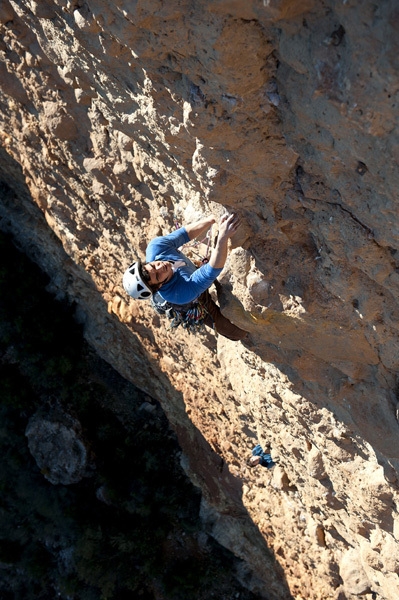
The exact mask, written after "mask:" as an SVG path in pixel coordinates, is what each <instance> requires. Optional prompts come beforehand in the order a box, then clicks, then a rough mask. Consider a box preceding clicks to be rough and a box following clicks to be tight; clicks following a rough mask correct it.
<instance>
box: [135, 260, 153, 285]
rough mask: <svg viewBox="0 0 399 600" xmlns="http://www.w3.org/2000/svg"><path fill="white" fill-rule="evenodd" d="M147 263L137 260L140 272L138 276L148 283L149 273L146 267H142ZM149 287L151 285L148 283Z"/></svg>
mask: <svg viewBox="0 0 399 600" xmlns="http://www.w3.org/2000/svg"><path fill="white" fill-rule="evenodd" d="M146 264H147V263H142V262H139V265H138V266H139V273H140V277H141V279H142V280H143V281H145V282H146V283H147V284H148V285H149V284H150V274H149V272H148V271H147V269H143V267H144V266H145V265H146ZM149 287H151V286H150V285H149Z"/></svg>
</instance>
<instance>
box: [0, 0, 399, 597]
mask: <svg viewBox="0 0 399 600" xmlns="http://www.w3.org/2000/svg"><path fill="white" fill-rule="evenodd" d="M0 24H1V35H2V37H1V42H0V58H1V60H0V115H1V117H0V140H1V148H0V153H1V154H0V158H1V160H0V175H1V177H0V179H1V181H2V186H1V209H0V216H1V228H2V229H3V230H7V231H12V232H13V233H14V235H15V236H16V237H17V239H18V241H19V244H20V245H21V247H23V248H24V249H25V251H26V252H28V253H29V254H30V256H32V257H33V258H34V259H35V260H36V261H37V262H38V263H39V264H40V265H41V266H42V268H43V269H44V270H46V271H47V272H48V273H49V274H50V276H51V280H52V283H51V286H50V287H51V290H52V291H53V292H54V293H55V294H56V295H57V296H60V297H62V296H66V297H68V298H69V299H71V300H74V301H75V302H76V305H77V317H78V318H79V320H80V321H81V322H83V323H84V325H85V334H86V337H87V339H88V340H89V342H90V343H91V344H92V345H93V346H94V347H95V348H96V349H97V351H98V353H99V354H100V355H101V356H102V357H104V358H105V359H106V360H108V361H109V362H110V363H112V365H113V366H114V367H115V368H117V369H118V370H119V372H120V373H122V374H123V375H124V376H125V377H126V378H128V379H130V380H131V381H133V382H135V383H136V384H137V385H138V386H139V387H141V388H142V389H144V390H146V391H147V392H148V393H149V394H151V395H152V396H154V397H156V398H158V399H159V400H160V401H161V403H162V406H163V407H164V409H165V411H166V412H167V414H168V417H169V419H170V422H171V423H172V425H173V427H174V429H175V430H176V432H177V434H178V436H179V441H180V444H181V446H182V448H183V451H184V456H185V458H184V466H185V468H186V470H187V472H188V473H189V474H190V476H191V478H192V479H193V481H194V482H195V483H197V484H198V485H199V486H200V487H201V488H202V490H203V497H204V500H203V519H204V522H205V523H206V524H207V527H208V530H209V531H210V532H211V533H212V534H213V535H214V536H215V537H216V538H217V539H218V540H219V541H220V542H221V543H223V544H224V545H226V546H227V547H229V548H230V549H232V550H233V551H234V552H235V553H236V554H237V556H240V557H241V558H243V559H244V560H245V561H246V562H247V564H248V566H249V568H250V570H251V572H252V574H253V575H252V578H251V577H249V576H248V573H246V574H245V578H246V582H247V584H248V586H249V587H251V588H252V589H253V590H254V591H256V592H258V593H259V594H263V595H264V596H265V597H267V598H269V599H281V600H286V599H288V598H289V597H293V598H295V599H298V600H299V599H301V598H302V599H304V598H309V599H310V600H325V599H326V598H334V599H336V600H338V599H339V600H343V599H344V598H348V599H352V598H356V597H357V596H358V595H359V594H361V595H362V597H364V598H366V599H368V600H371V598H373V597H378V598H379V599H381V600H396V599H397V598H398V596H399V585H398V573H399V546H398V539H399V527H398V526H399V516H398V513H397V501H398V470H399V461H398V458H399V445H398V433H399V429H398V422H397V391H398V388H397V371H398V366H399V340H398V322H399V310H398V308H399V307H398V303H397V296H398V291H399V272H398V269H399V258H398V256H399V255H398V242H399V238H398V236H399V229H398V226H397V222H398V208H397V199H396V195H397V189H398V179H399V176H398V172H399V171H398V147H399V146H398V133H397V132H398V122H397V120H398V116H397V115H398V110H397V101H398V97H397V96H398V90H399V81H398V67H399V64H398V63H399V42H398V36H397V27H398V24H399V13H398V11H397V9H396V8H395V7H394V5H393V3H389V2H383V3H379V4H378V3H374V2H369V1H367V0H365V2H362V3H355V2H352V1H351V0H349V1H340V2H338V1H336V2H335V1H334V0H326V1H325V2H316V1H311V0H308V1H306V2H302V3H298V2H296V1H291V2H290V1H289V0H286V1H284V0H280V1H279V0H268V1H266V0H264V1H263V2H254V1H253V2H244V0H231V1H229V2H218V1H216V0H215V1H211V2H203V1H201V0H199V1H198V2H196V3H191V2H184V1H181V2H178V1H173V0H172V1H171V2H168V3H162V2H158V1H156V0H154V1H147V0H146V1H145V2H144V1H142V2H140V1H138V2H132V1H131V0H129V1H124V0H116V1H115V2H112V3H110V2H103V1H100V0H90V1H88V2H74V1H70V0H43V1H40V2H36V1H34V0H18V1H16V0H9V1H8V0H2V2H1V4H0ZM225 209H227V210H229V211H230V210H236V211H238V212H239V213H240V214H241V215H242V217H243V225H242V227H241V230H240V232H239V233H238V234H237V235H236V239H234V240H233V248H232V251H231V254H230V258H229V261H228V264H227V265H226V269H225V271H224V273H223V274H222V276H221V278H220V281H221V283H222V285H223V290H222V294H221V298H220V302H221V305H222V307H223V310H224V311H225V313H226V314H227V315H228V316H230V318H231V319H232V320H234V321H235V322H236V323H237V324H238V325H239V326H240V327H242V328H244V329H247V330H248V331H249V332H250V334H251V336H250V342H249V343H245V345H244V344H243V343H241V342H239V343H234V342H230V341H228V340H225V339H223V338H220V337H219V338H215V336H214V334H213V333H212V332H208V333H206V334H204V335H202V336H201V337H199V338H198V337H193V336H191V337H190V336H188V335H187V334H186V333H185V332H184V331H179V330H178V331H177V332H176V333H171V332H170V331H169V330H168V329H167V323H166V322H165V321H163V320H162V319H160V318H159V317H158V316H156V315H155V314H154V313H153V312H152V311H151V308H150V307H149V305H147V304H146V303H139V302H134V301H133V300H129V298H128V297H127V296H126V294H125V293H124V291H123V288H122V286H121V273H122V272H123V270H124V269H125V268H126V267H127V266H128V265H129V263H130V262H131V261H132V259H133V258H135V257H136V256H142V255H143V254H144V251H145V247H146V244H147V243H148V241H149V240H150V239H151V238H152V237H153V236H155V235H159V234H162V233H167V232H168V231H170V230H172V229H173V228H174V227H175V226H176V223H184V222H186V221H191V220H194V219H196V218H198V217H201V216H202V215H204V214H210V213H211V212H212V213H214V214H215V215H216V216H219V215H221V214H222V213H223V212H224V210H225ZM213 235H216V230H215V231H214V232H213ZM213 293H214V292H213ZM258 442H259V443H261V444H262V445H264V446H268V445H269V444H270V445H271V448H272V455H273V457H276V458H277V457H278V458H279V463H278V466H277V467H275V469H274V470H273V471H267V470H266V469H262V468H260V467H258V468H257V469H249V468H248V467H247V465H246V459H247V458H248V456H249V455H250V451H251V449H252V447H253V446H254V445H255V444H256V443H258ZM243 577H244V576H243ZM375 594H377V596H376V595H375Z"/></svg>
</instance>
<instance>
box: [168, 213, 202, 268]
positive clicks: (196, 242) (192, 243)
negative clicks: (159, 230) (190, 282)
mask: <svg viewBox="0 0 399 600" xmlns="http://www.w3.org/2000/svg"><path fill="white" fill-rule="evenodd" d="M173 219H174V223H175V229H180V227H181V224H180V223H179V221H178V218H177V216H176V215H173ZM211 238H212V225H211V226H210V227H209V229H208V230H207V232H206V234H205V237H204V238H203V239H202V240H191V241H190V242H187V244H184V246H183V248H190V249H191V251H192V252H193V254H195V255H196V256H197V257H198V258H199V259H200V262H201V265H205V264H206V263H207V262H209V251H210V246H211ZM201 244H203V245H205V244H206V251H205V255H204V256H203V255H201V254H200V253H199V252H197V251H196V250H193V248H198V247H199V246H200V245H201Z"/></svg>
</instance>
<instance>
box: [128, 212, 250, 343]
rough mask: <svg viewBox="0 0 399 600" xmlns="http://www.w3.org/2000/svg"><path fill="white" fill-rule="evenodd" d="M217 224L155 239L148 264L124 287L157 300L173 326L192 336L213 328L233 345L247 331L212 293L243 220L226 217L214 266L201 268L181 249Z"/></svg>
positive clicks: (209, 221) (131, 271)
mask: <svg viewBox="0 0 399 600" xmlns="http://www.w3.org/2000/svg"><path fill="white" fill-rule="evenodd" d="M213 223H215V219H214V217H213V216H210V217H207V218H205V219H203V220H201V221H198V222H196V223H192V224H191V225H186V226H185V227H180V228H179V229H177V230H176V231H173V232H172V233H169V234H168V235H164V236H162V237H157V238H155V239H153V240H152V241H151V242H150V243H149V244H148V247H147V251H146V262H145V263H141V261H136V262H134V263H133V264H132V265H130V267H129V268H128V269H127V270H126V271H125V273H124V275H123V287H124V289H125V290H126V292H127V293H128V294H129V295H130V296H132V298H136V299H140V300H146V299H151V303H152V306H153V307H154V309H155V310H156V311H157V312H158V313H159V314H165V315H167V316H168V317H169V318H170V319H171V321H172V322H171V327H177V326H179V325H182V326H183V327H185V328H186V329H188V330H189V331H196V330H197V329H201V328H202V327H203V325H208V326H209V327H212V328H214V329H215V330H216V332H217V333H220V334H221V335H223V336H224V337H227V338H229V339H230V340H234V341H237V340H242V339H243V338H244V337H245V336H246V335H247V332H246V331H243V330H242V329H240V328H239V327H237V326H236V325H233V323H231V322H230V321H229V320H228V319H227V318H226V317H224V316H223V315H222V313H221V311H220V308H219V306H218V305H217V304H216V303H215V302H214V301H213V300H212V298H211V296H210V294H209V291H208V288H209V287H210V286H211V285H212V283H213V282H214V281H215V280H216V278H217V277H218V275H220V273H221V272H222V270H223V267H224V265H225V262H226V259H227V251H228V241H229V239H230V238H231V237H232V236H233V235H234V234H235V233H236V231H237V229H238V227H239V225H240V218H239V217H238V216H237V215H235V214H231V215H223V216H222V217H221V219H220V221H219V234H218V237H217V241H216V245H215V247H214V248H213V250H212V253H211V256H210V258H209V261H208V262H207V263H206V264H202V265H201V266H200V267H199V268H197V267H196V266H195V265H194V264H193V263H192V262H191V261H190V260H189V259H188V258H187V257H186V256H185V255H184V254H183V253H182V252H180V250H179V248H180V247H181V246H184V244H187V243H188V242H189V241H190V240H193V239H195V238H196V237H198V236H200V235H201V234H204V233H205V232H206V231H207V230H208V229H209V228H210V227H211V226H212V225H213Z"/></svg>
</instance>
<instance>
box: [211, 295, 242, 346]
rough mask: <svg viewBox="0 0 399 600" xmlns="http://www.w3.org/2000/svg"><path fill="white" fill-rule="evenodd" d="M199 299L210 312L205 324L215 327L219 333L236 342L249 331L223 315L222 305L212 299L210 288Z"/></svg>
mask: <svg viewBox="0 0 399 600" xmlns="http://www.w3.org/2000/svg"><path fill="white" fill-rule="evenodd" d="M199 300H200V302H201V304H202V305H203V306H204V307H205V309H206V311H207V313H208V314H207V315H206V318H205V321H204V323H205V325H208V327H214V328H215V330H216V332H217V333H219V334H220V335H223V336H224V337H226V338H228V339H229V340H233V341H234V342H237V341H238V340H242V339H244V337H245V336H246V335H247V332H246V331H244V330H243V329H240V328H239V327H237V325H233V323H232V322H231V321H229V320H228V319H227V318H226V317H224V316H223V315H222V313H221V310H220V307H219V306H218V305H217V304H216V303H215V302H214V301H213V300H212V298H211V295H210V293H209V292H208V290H206V292H204V293H203V294H201V296H200V297H199Z"/></svg>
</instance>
